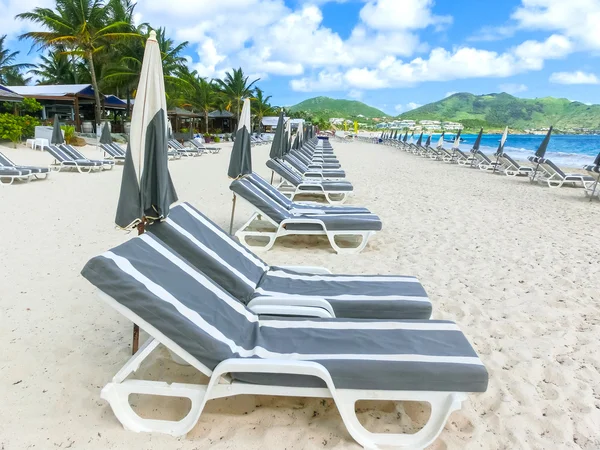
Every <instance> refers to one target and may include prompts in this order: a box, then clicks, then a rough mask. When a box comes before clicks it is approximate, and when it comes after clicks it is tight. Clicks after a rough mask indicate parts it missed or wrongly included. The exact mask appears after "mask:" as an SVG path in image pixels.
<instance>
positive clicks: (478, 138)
mask: <svg viewBox="0 0 600 450" xmlns="http://www.w3.org/2000/svg"><path fill="white" fill-rule="evenodd" d="M482 136H483V128H482V129H481V130H479V135H478V136H477V139H475V143H474V144H473V151H477V150H479V146H480V145H481V137H482Z"/></svg>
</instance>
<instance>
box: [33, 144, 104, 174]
mask: <svg viewBox="0 0 600 450" xmlns="http://www.w3.org/2000/svg"><path fill="white" fill-rule="evenodd" d="M44 150H46V151H47V152H48V153H50V154H51V155H52V156H53V157H54V164H53V168H52V169H53V170H55V171H56V172H60V171H61V170H63V169H77V171H78V172H79V173H91V172H94V171H100V170H103V168H104V164H103V163H102V162H100V161H90V160H89V159H73V157H72V156H70V155H69V154H68V153H66V152H65V151H64V150H63V149H61V148H60V147H57V146H56V145H47V146H46V147H44Z"/></svg>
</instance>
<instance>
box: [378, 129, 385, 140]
mask: <svg viewBox="0 0 600 450" xmlns="http://www.w3.org/2000/svg"><path fill="white" fill-rule="evenodd" d="M384 133H385V131H382V132H381V136H379V139H383V134H384Z"/></svg>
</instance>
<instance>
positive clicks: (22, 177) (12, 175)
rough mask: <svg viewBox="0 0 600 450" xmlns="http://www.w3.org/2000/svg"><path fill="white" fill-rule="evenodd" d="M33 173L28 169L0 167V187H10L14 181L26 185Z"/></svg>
mask: <svg viewBox="0 0 600 450" xmlns="http://www.w3.org/2000/svg"><path fill="white" fill-rule="evenodd" d="M32 176H33V173H32V171H31V170H29V169H17V168H15V167H4V166H0V185H2V186H10V185H11V184H13V183H14V182H15V181H24V182H25V183H28V182H29V181H30V180H31V177H32Z"/></svg>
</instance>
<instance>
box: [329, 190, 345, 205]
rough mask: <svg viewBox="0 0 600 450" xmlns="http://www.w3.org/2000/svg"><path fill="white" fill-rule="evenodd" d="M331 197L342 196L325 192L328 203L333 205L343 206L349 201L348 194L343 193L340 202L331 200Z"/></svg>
mask: <svg viewBox="0 0 600 450" xmlns="http://www.w3.org/2000/svg"><path fill="white" fill-rule="evenodd" d="M331 195H340V194H330V193H328V192H325V198H326V199H327V201H328V202H329V203H330V204H332V205H336V204H337V205H342V204H344V203H346V200H348V194H347V193H343V194H341V195H342V198H341V199H340V200H334V199H332V198H331Z"/></svg>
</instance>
